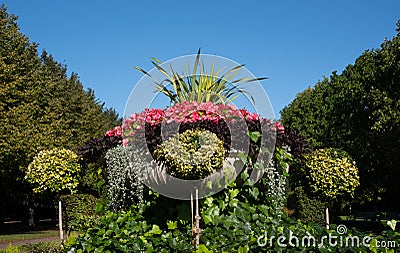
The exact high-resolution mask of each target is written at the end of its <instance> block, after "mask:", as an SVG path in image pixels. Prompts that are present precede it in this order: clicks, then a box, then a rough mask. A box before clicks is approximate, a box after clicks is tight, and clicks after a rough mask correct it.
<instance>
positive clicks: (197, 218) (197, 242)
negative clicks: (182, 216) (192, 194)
mask: <svg viewBox="0 0 400 253" xmlns="http://www.w3.org/2000/svg"><path fill="white" fill-rule="evenodd" d="M195 218H196V231H195V232H196V240H195V248H196V249H197V248H198V246H199V244H200V233H201V229H200V219H201V217H200V215H199V189H196V217H195Z"/></svg>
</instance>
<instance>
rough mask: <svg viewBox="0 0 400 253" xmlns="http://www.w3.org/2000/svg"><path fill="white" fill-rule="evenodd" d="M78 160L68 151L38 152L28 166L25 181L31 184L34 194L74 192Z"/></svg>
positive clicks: (79, 166) (76, 156) (76, 181)
mask: <svg viewBox="0 0 400 253" xmlns="http://www.w3.org/2000/svg"><path fill="white" fill-rule="evenodd" d="M79 160H80V158H79V157H78V155H76V154H75V153H74V152H72V151H71V150H68V149H64V148H62V149H59V148H55V149H52V150H43V151H40V152H39V153H38V154H37V155H36V156H35V158H34V159H33V161H32V162H31V163H30V164H29V166H28V170H27V171H26V174H25V179H26V180H27V181H28V182H29V183H31V184H32V186H33V191H34V192H44V191H51V192H61V191H63V190H69V191H70V192H71V193H74V192H75V191H76V188H77V186H78V184H79V183H78V182H79V181H78V174H79V172H80V170H81V165H80V164H79Z"/></svg>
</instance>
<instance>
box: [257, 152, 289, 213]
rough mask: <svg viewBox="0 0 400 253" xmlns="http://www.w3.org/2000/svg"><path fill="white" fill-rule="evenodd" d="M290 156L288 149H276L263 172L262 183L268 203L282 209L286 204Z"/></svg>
mask: <svg viewBox="0 0 400 253" xmlns="http://www.w3.org/2000/svg"><path fill="white" fill-rule="evenodd" d="M290 160H291V154H290V149H289V147H282V148H281V149H279V148H278V149H277V150H276V153H275V155H274V157H273V159H271V160H269V162H268V164H267V166H265V171H264V179H265V181H264V183H265V185H266V192H267V195H268V196H269V197H270V199H269V201H270V203H271V204H272V205H273V206H275V207H276V208H282V207H283V206H284V205H285V203H286V189H287V173H288V172H289V171H288V170H289V163H288V161H290Z"/></svg>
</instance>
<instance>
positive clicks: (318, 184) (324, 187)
mask: <svg viewBox="0 0 400 253" xmlns="http://www.w3.org/2000/svg"><path fill="white" fill-rule="evenodd" d="M306 173H307V177H308V179H309V182H310V187H311V189H312V190H313V191H314V192H315V193H318V194H322V196H323V197H324V198H325V199H330V200H333V199H336V198H337V197H338V196H345V195H347V196H348V195H350V196H351V197H353V195H354V190H355V189H356V187H357V186H359V185H360V182H359V180H360V177H359V176H358V169H357V166H356V163H355V161H353V160H352V159H351V157H350V156H349V155H348V154H347V153H346V152H344V151H342V150H339V149H334V148H328V149H318V150H315V151H314V152H313V153H311V154H309V155H308V156H306Z"/></svg>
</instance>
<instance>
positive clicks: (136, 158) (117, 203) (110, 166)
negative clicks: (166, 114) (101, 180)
mask: <svg viewBox="0 0 400 253" xmlns="http://www.w3.org/2000/svg"><path fill="white" fill-rule="evenodd" d="M105 158H106V161H107V167H106V174H107V195H108V198H109V201H110V206H111V208H112V209H113V210H114V211H117V210H119V209H124V208H128V207H130V206H131V205H132V204H138V203H140V202H141V201H142V199H143V184H142V183H141V180H140V173H139V171H140V168H143V166H146V164H143V163H144V162H143V160H142V159H141V158H140V151H139V150H138V149H137V148H135V147H133V146H127V147H123V146H117V147H115V148H112V149H110V150H108V151H107V154H106V156H105Z"/></svg>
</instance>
